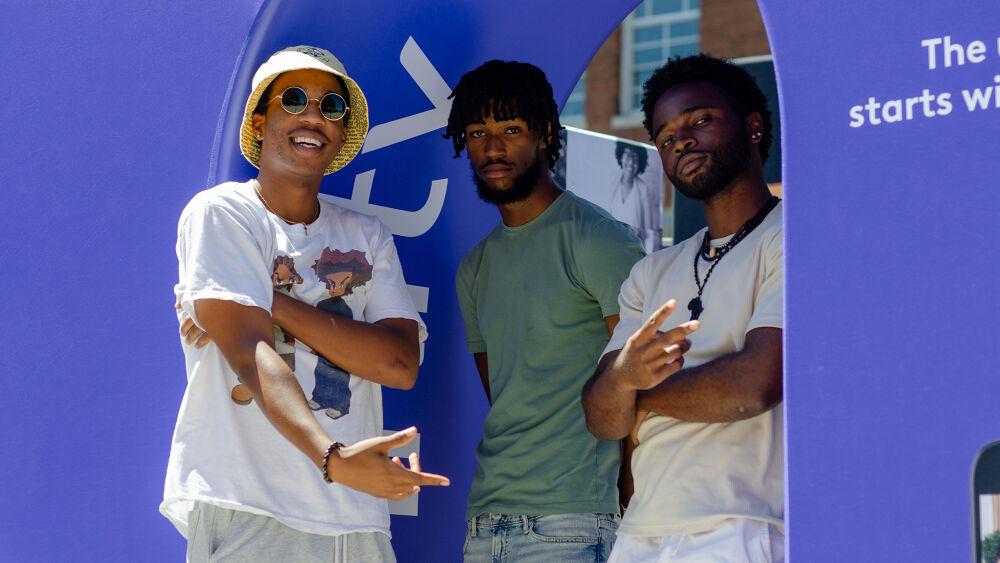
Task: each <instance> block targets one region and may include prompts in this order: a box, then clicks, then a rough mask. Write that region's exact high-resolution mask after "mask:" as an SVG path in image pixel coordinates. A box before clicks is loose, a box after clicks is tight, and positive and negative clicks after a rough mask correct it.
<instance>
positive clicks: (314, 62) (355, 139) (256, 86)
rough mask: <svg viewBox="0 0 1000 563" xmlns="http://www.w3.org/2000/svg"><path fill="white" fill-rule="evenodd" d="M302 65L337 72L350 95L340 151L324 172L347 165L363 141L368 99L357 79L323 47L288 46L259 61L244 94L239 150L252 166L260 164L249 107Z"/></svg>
mask: <svg viewBox="0 0 1000 563" xmlns="http://www.w3.org/2000/svg"><path fill="white" fill-rule="evenodd" d="M303 69H316V70H322V71H324V72H329V73H330V74H333V75H336V76H339V77H340V78H342V79H343V80H344V82H345V83H346V84H347V91H348V94H349V97H350V107H351V109H350V110H349V111H348V112H347V117H346V119H347V123H346V124H344V133H345V134H346V137H347V138H346V140H345V141H344V146H343V147H342V148H341V149H340V154H338V155H337V158H335V159H333V162H331V163H330V165H329V166H327V167H326V174H331V173H333V172H336V171H337V170H340V169H341V168H343V167H345V166H347V164H348V163H349V162H351V161H352V160H354V157H355V156H357V154H358V152H360V151H361V145H363V144H364V143H365V136H366V135H368V101H367V100H366V99H365V93H364V92H362V91H361V88H360V87H358V83H357V82H355V81H354V80H353V79H352V78H351V77H349V76H347V70H346V69H344V65H343V63H341V62H340V60H338V59H337V57H335V56H333V53H331V52H330V51H327V50H326V49H320V48H318V47H310V46H308V45H298V46H296V47H288V48H287V49H282V50H281V51H278V52H277V53H275V54H273V55H271V58H269V59H267V61H266V62H265V63H264V64H262V65H260V68H258V69H257V72H255V73H254V75H253V82H252V85H251V89H250V97H249V98H247V106H246V109H245V110H244V111H243V125H241V126H240V152H242V153H243V156H244V157H246V159H247V160H249V161H250V164H253V165H254V167H256V168H260V141H258V140H257V139H256V137H254V132H253V123H252V119H253V110H254V108H256V107H257V102H258V101H259V100H260V97H261V96H262V95H263V94H264V90H266V89H267V87H268V86H269V85H270V84H271V82H273V81H274V79H275V78H277V77H278V75H279V74H281V73H284V72H289V71H292V70H303Z"/></svg>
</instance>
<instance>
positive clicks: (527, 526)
mask: <svg viewBox="0 0 1000 563" xmlns="http://www.w3.org/2000/svg"><path fill="white" fill-rule="evenodd" d="M521 527H522V528H524V533H525V534H527V533H528V532H530V531H531V517H530V516H525V515H523V514H522V515H521Z"/></svg>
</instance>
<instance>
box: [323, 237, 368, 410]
mask: <svg viewBox="0 0 1000 563" xmlns="http://www.w3.org/2000/svg"><path fill="white" fill-rule="evenodd" d="M312 268H313V271H314V272H316V277H318V278H319V280H320V281H321V282H323V283H324V284H326V290H327V293H328V294H329V296H330V297H329V298H327V299H323V300H321V301H320V302H318V303H316V307H317V308H319V309H321V310H323V311H326V312H327V313H331V314H333V315H337V316H339V317H346V318H349V319H353V318H354V313H352V312H351V307H350V306H349V305H348V304H347V303H345V302H344V299H343V298H344V296H345V295H350V294H351V293H353V292H354V288H356V287H361V286H363V285H364V284H366V283H368V281H369V280H371V279H372V265H371V264H370V263H369V262H368V259H367V258H365V253H364V252H362V251H360V250H349V251H347V252H341V251H339V250H330V249H329V248H324V249H323V253H322V254H321V255H320V257H319V260H316V263H315V264H313V267H312ZM314 373H315V376H316V386H315V388H314V389H313V392H312V399H310V400H309V408H311V409H312V410H314V411H318V410H320V409H323V410H324V412H325V413H326V415H327V416H329V417H330V418H332V419H334V420H336V419H338V418H340V417H342V416H344V415H346V414H347V413H349V412H350V411H351V386H350V382H351V376H350V374H348V373H347V372H346V371H344V370H342V369H340V367H338V366H337V365H335V364H333V363H330V362H328V361H327V360H326V359H325V358H323V357H322V356H319V357H318V358H317V361H316V370H315V372H314Z"/></svg>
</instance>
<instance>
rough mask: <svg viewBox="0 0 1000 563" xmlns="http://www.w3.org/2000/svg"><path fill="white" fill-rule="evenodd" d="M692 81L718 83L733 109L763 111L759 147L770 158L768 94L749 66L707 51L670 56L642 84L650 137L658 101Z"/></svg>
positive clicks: (762, 157)
mask: <svg viewBox="0 0 1000 563" xmlns="http://www.w3.org/2000/svg"><path fill="white" fill-rule="evenodd" d="M692 82H707V83H709V84H713V85H715V86H716V87H718V88H719V90H721V91H722V94H723V95H724V96H725V97H726V99H727V100H728V101H729V103H730V104H732V106H733V109H735V110H736V111H737V112H739V114H740V115H742V116H747V115H750V114H751V113H753V112H757V113H759V114H760V117H761V123H762V131H761V133H762V137H761V139H760V142H758V143H757V150H758V151H759V152H760V160H761V162H767V157H768V155H769V154H770V152H771V142H772V141H773V135H772V132H771V111H770V110H769V109H767V98H766V97H765V96H764V93H763V92H761V91H760V87H759V86H757V81H756V80H754V78H753V76H751V75H750V73H748V72H747V71H746V70H744V69H743V68H740V67H739V66H737V65H736V64H735V63H733V62H732V61H730V60H727V59H719V58H716V57H713V56H711V55H707V54H705V53H700V54H698V55H692V56H690V57H684V58H680V57H673V58H671V59H669V60H668V61H667V62H666V64H664V65H663V66H661V67H660V68H658V69H657V70H656V72H654V73H653V75H652V76H650V77H649V80H647V81H646V83H645V84H643V85H642V113H643V116H644V119H643V122H642V124H643V125H645V126H646V132H647V133H649V136H650V138H652V137H653V108H654V107H655V106H656V102H657V101H659V99H660V97H661V96H663V93H664V92H666V91H667V90H668V89H670V88H673V87H674V86H679V85H681V84H689V83H692Z"/></svg>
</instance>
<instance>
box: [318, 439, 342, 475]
mask: <svg viewBox="0 0 1000 563" xmlns="http://www.w3.org/2000/svg"><path fill="white" fill-rule="evenodd" d="M343 447H344V444H341V443H340V442H334V443H332V444H330V446H329V447H328V448H326V452H324V453H323V480H324V481H326V482H327V483H333V479H331V478H330V469H329V467H330V455H331V454H333V452H335V451H337V450H339V449H340V448H343Z"/></svg>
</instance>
